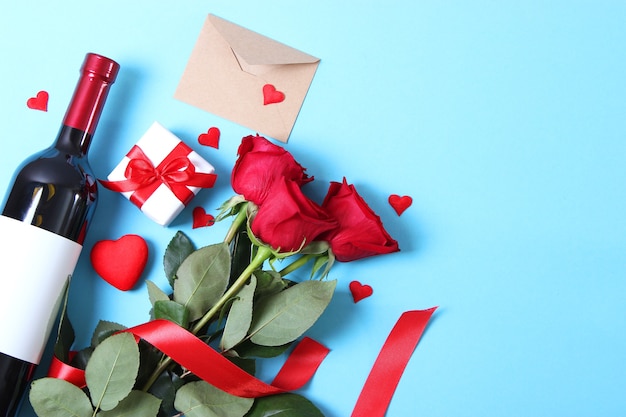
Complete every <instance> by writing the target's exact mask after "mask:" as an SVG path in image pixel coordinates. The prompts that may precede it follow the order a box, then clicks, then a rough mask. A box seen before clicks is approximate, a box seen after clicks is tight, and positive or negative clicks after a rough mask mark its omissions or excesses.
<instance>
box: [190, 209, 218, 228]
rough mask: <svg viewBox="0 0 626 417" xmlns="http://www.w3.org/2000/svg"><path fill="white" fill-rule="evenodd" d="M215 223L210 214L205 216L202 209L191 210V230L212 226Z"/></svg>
mask: <svg viewBox="0 0 626 417" xmlns="http://www.w3.org/2000/svg"><path fill="white" fill-rule="evenodd" d="M214 223H215V217H213V216H212V215H211V214H207V213H206V211H205V210H204V209H203V208H202V207H196V208H194V209H193V226H192V228H193V229H197V228H198V227H207V226H213V224H214Z"/></svg>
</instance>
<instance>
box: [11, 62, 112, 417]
mask: <svg viewBox="0 0 626 417" xmlns="http://www.w3.org/2000/svg"><path fill="white" fill-rule="evenodd" d="M118 70H119V65H118V64H117V63H116V62H115V61H112V60H111V59H109V58H106V57H103V56H101V55H96V54H87V56H86V57H85V60H84V62H83V65H82V67H81V76H80V78H79V81H78V84H77V86H76V89H75V91H74V95H73V97H72V100H71V102H70V105H69V107H68V109H67V112H66V113H65V118H64V120H63V124H62V126H61V129H60V130H59V134H58V136H57V139H56V141H55V142H54V144H53V145H52V146H50V147H49V148H48V149H45V150H43V151H41V152H39V153H37V154H35V155H33V156H31V157H30V158H28V159H27V160H26V161H24V162H23V163H22V165H21V166H20V167H19V168H18V169H17V171H16V174H15V176H14V178H13V179H12V183H11V184H12V185H11V189H10V191H9V193H8V195H7V197H6V200H5V203H4V206H3V209H2V215H1V216H0V233H1V234H2V236H4V237H5V238H8V239H10V240H11V243H12V244H11V245H9V246H10V247H9V248H3V250H2V251H1V252H0V264H1V265H3V267H4V266H5V265H6V266H8V268H9V272H8V273H3V278H2V279H3V282H2V284H3V292H4V293H5V294H8V295H9V297H10V298H11V300H9V301H4V300H3V302H2V303H0V417H13V416H14V415H15V414H16V412H17V409H18V406H19V404H20V401H21V398H22V396H23V393H24V391H25V390H26V387H27V385H28V383H29V381H30V380H31V377H32V374H33V372H34V370H35V368H36V366H37V364H38V363H39V361H40V359H41V355H42V352H43V350H44V347H45V344H46V342H47V340H48V337H49V336H50V330H51V327H52V324H53V321H54V319H55V318H56V316H57V313H58V307H59V302H60V299H61V297H62V295H63V292H64V289H65V286H66V285H67V284H68V277H69V276H70V275H71V274H72V272H73V270H74V267H75V266H76V262H77V261H78V257H79V255H80V251H81V248H82V243H83V241H84V239H85V233H86V231H87V228H88V226H89V224H90V223H91V219H92V217H93V214H94V210H95V208H96V202H97V185H96V181H95V178H94V176H93V174H92V172H91V168H90V166H89V162H88V159H87V151H88V149H89V145H90V143H91V139H92V136H93V133H94V131H95V128H96V125H97V124H98V120H99V118H100V114H101V113H102V109H103V106H104V102H105V100H106V97H107V95H108V92H109V88H110V86H111V84H113V82H114V81H115V78H116V76H117V72H118Z"/></svg>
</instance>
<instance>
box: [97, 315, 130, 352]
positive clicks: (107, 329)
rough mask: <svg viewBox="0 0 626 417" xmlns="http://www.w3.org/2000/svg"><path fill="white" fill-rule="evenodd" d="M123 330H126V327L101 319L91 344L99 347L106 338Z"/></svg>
mask: <svg viewBox="0 0 626 417" xmlns="http://www.w3.org/2000/svg"><path fill="white" fill-rule="evenodd" d="M121 330H126V327H125V326H122V325H121V324H118V323H114V322H112V321H106V320H100V321H99V322H98V325H97V326H96V329H95V330H94V331H93V335H92V336H91V346H92V347H97V346H98V345H99V344H100V343H102V341H103V340H104V339H106V338H107V337H109V336H111V335H113V334H115V333H117V332H119V331H121Z"/></svg>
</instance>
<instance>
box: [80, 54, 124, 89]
mask: <svg viewBox="0 0 626 417" xmlns="http://www.w3.org/2000/svg"><path fill="white" fill-rule="evenodd" d="M119 69H120V65H119V64H118V63H117V62H115V61H113V60H112V59H109V58H107V57H105V56H102V55H98V54H94V53H88V54H87V55H86V56H85V61H84V62H83V66H82V67H81V71H82V72H83V73H86V72H90V73H92V74H94V75H98V76H100V77H101V78H103V79H104V80H105V81H107V82H109V83H113V82H115V78H116V77H117V73H118V71H119Z"/></svg>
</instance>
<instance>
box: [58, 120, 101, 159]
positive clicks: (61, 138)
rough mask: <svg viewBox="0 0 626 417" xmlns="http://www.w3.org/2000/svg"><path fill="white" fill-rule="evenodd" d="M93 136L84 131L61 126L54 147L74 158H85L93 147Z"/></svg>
mask: <svg viewBox="0 0 626 417" xmlns="http://www.w3.org/2000/svg"><path fill="white" fill-rule="evenodd" d="M91 138H92V135H91V134H89V133H87V132H86V131H84V130H81V129H76V128H74V127H70V126H67V125H63V126H61V129H60V130H59V134H58V135H57V140H56V142H55V144H54V147H55V148H56V149H58V150H59V151H61V152H63V153H65V154H68V155H73V156H85V155H87V151H88V150H89V145H91Z"/></svg>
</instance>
